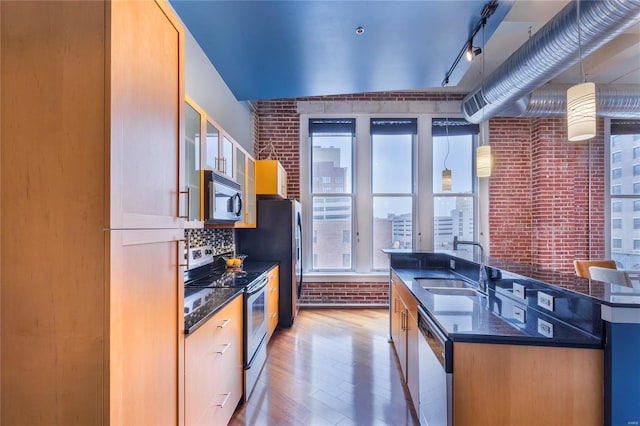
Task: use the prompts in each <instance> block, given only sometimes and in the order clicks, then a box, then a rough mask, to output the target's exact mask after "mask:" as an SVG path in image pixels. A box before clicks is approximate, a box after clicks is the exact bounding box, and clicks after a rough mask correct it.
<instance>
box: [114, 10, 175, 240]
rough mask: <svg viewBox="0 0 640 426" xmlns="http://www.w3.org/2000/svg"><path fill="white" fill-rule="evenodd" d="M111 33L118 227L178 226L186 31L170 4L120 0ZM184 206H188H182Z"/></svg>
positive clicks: (116, 226) (115, 223) (115, 209)
mask: <svg viewBox="0 0 640 426" xmlns="http://www.w3.org/2000/svg"><path fill="white" fill-rule="evenodd" d="M109 7H110V8H111V22H110V23H111V28H110V41H109V42H110V46H109V53H110V66H109V68H108V69H107V77H110V80H109V82H110V89H111V105H110V107H111V108H110V114H111V116H110V123H109V126H110V137H111V138H110V139H111V152H110V156H111V167H110V170H111V174H110V186H111V193H110V207H111V208H110V215H111V217H110V221H109V223H108V226H109V227H110V228H149V227H152V228H176V227H180V226H181V222H180V220H179V219H178V216H179V215H180V214H184V213H185V212H182V213H179V212H178V210H179V202H178V198H179V191H180V189H179V188H184V183H182V184H181V183H180V180H181V178H180V176H179V173H178V166H179V164H183V161H182V158H184V153H183V152H182V153H181V151H183V149H184V148H183V147H182V144H181V143H180V141H181V140H182V137H183V135H184V130H183V128H184V127H183V126H184V124H183V117H182V116H183V110H184V106H183V103H184V85H183V83H182V80H183V78H182V73H183V71H182V69H183V58H182V55H183V54H184V53H183V49H182V47H181V46H182V37H183V35H182V32H181V29H180V27H179V26H178V24H176V22H178V21H174V20H171V19H168V17H167V13H169V12H168V11H167V10H168V9H166V5H164V7H161V6H160V5H158V4H157V3H154V2H141V1H116V2H111V3H109ZM182 204H184V202H183V203H182Z"/></svg>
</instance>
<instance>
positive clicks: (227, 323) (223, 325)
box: [218, 319, 231, 328]
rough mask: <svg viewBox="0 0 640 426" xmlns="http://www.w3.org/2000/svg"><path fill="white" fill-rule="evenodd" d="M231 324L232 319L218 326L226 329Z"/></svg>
mask: <svg viewBox="0 0 640 426" xmlns="http://www.w3.org/2000/svg"><path fill="white" fill-rule="evenodd" d="M230 322H231V320H230V319H226V320H224V321H223V322H222V324H220V325H219V326H218V328H225V327H226V326H228V325H229V323H230Z"/></svg>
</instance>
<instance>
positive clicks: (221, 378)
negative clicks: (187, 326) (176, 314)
mask: <svg viewBox="0 0 640 426" xmlns="http://www.w3.org/2000/svg"><path fill="white" fill-rule="evenodd" d="M242 309H243V303H242V294H240V295H238V296H236V298H235V299H234V300H233V301H232V302H231V303H229V304H228V305H227V306H225V307H224V308H223V309H222V310H221V311H220V312H218V313H217V314H216V315H215V316H213V317H212V318H211V319H209V320H208V321H207V322H206V323H205V324H204V325H203V326H202V327H200V328H199V329H197V330H196V331H195V332H194V333H193V334H192V335H189V336H188V337H187V338H186V339H185V424H186V425H226V424H227V423H228V422H229V420H230V419H231V417H232V416H233V412H234V410H235V408H236V406H237V405H238V403H239V402H240V399H241V398H242V387H243V369H242V327H243V325H242Z"/></svg>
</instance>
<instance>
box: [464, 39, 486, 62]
mask: <svg viewBox="0 0 640 426" xmlns="http://www.w3.org/2000/svg"><path fill="white" fill-rule="evenodd" d="M481 53H482V49H481V48H479V47H475V46H473V39H471V40H469V43H468V47H467V51H466V53H465V57H466V58H467V61H472V60H473V58H475V57H476V56H478V55H479V54H481Z"/></svg>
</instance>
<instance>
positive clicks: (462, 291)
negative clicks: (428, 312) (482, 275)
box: [424, 287, 482, 296]
mask: <svg viewBox="0 0 640 426" xmlns="http://www.w3.org/2000/svg"><path fill="white" fill-rule="evenodd" d="M424 289H425V290H427V291H428V292H429V293H431V294H435V295H439V296H481V295H482V293H481V292H479V291H478V290H476V289H474V288H460V287H453V288H433V287H431V288H430V287H425V288H424Z"/></svg>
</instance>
